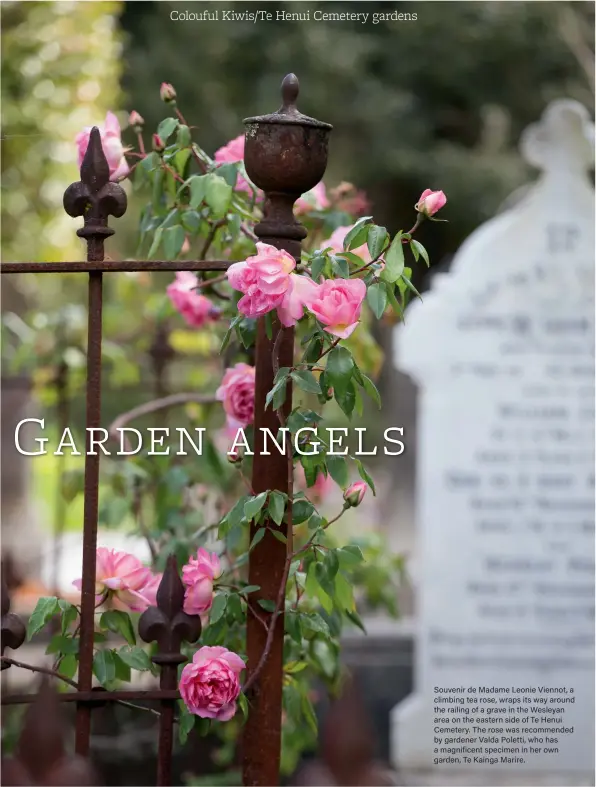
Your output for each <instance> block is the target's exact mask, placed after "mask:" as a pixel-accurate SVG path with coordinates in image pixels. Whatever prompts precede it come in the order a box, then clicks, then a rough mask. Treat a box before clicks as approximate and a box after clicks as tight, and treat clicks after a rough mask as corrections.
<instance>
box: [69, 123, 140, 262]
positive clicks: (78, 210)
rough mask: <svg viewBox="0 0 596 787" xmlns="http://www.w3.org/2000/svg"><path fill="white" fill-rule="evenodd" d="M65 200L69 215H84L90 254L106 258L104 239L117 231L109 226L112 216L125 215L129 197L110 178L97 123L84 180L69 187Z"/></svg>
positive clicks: (81, 234) (82, 233)
mask: <svg viewBox="0 0 596 787" xmlns="http://www.w3.org/2000/svg"><path fill="white" fill-rule="evenodd" d="M63 201H64V210H65V211H66V212H67V213H68V215H69V216H73V217H76V216H83V218H84V221H85V225H84V227H82V228H81V229H80V230H77V235H78V236H79V237H80V238H85V240H87V243H88V244H89V252H90V255H91V254H92V256H93V257H94V259H103V241H104V240H105V238H107V237H109V236H110V235H113V234H114V230H113V229H111V228H110V227H108V216H114V217H115V218H120V216H123V215H124V213H125V212H126V206H127V199H126V193H125V191H124V189H123V188H122V186H119V185H118V184H117V183H112V182H111V181H110V167H109V165H108V162H107V159H106V157H105V153H104V151H103V147H102V144H101V135H100V133H99V129H98V128H97V126H94V127H93V128H92V129H91V134H90V136H89V144H88V145H87V151H86V153H85V156H84V158H83V162H82V164H81V180H80V181H78V182H77V183H72V184H71V185H70V186H69V187H68V188H67V189H66V191H65V192H64V200H63ZM92 246H93V247H94V249H93V252H92V251H91V247H92ZM99 253H101V256H98V254H99Z"/></svg>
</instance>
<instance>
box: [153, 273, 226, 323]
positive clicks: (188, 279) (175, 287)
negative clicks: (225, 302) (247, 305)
mask: <svg viewBox="0 0 596 787" xmlns="http://www.w3.org/2000/svg"><path fill="white" fill-rule="evenodd" d="M197 284H198V279H197V277H196V275H195V274H194V273H191V272H190V271H177V272H176V281H173V282H172V283H171V284H169V285H168V287H167V289H166V292H167V293H168V296H169V298H170V301H171V302H172V305H173V306H174V308H175V309H176V310H177V311H178V312H180V314H181V315H182V317H184V320H185V321H186V323H187V324H188V325H190V326H191V328H202V327H203V326H204V325H205V324H206V323H208V322H211V321H213V320H216V319H217V317H218V316H219V311H218V309H216V308H215V307H214V305H213V304H212V303H211V301H210V300H209V298H207V297H206V296H205V295H201V294H200V293H199V292H197V290H196V289H195V288H196V286H197Z"/></svg>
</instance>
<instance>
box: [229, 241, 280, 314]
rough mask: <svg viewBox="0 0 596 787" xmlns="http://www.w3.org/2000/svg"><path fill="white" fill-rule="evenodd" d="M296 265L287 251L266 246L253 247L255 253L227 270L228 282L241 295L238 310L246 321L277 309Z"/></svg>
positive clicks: (260, 244) (265, 244) (262, 244)
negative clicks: (255, 250)
mask: <svg viewBox="0 0 596 787" xmlns="http://www.w3.org/2000/svg"><path fill="white" fill-rule="evenodd" d="M295 267H296V261H295V260H294V258H293V257H292V256H291V255H290V254H288V252H287V251H281V250H280V249H276V248H275V247H274V246H269V244H267V243H257V253H256V255H255V256H253V257H248V258H247V259H246V260H244V261H243V262H235V263H233V264H232V265H230V267H229V268H228V270H227V277H228V281H229V282H230V284H231V286H232V287H233V288H234V289H235V290H239V291H240V292H242V293H244V296H243V297H242V298H240V300H239V301H238V310H239V311H240V312H242V314H244V315H245V316H246V317H262V316H263V315H264V314H267V313H268V312H270V311H272V310H273V309H275V308H277V307H278V306H281V304H282V302H283V300H284V296H285V294H286V292H287V290H288V288H289V287H290V273H291V272H292V271H293V270H294V268H295Z"/></svg>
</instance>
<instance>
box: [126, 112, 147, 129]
mask: <svg viewBox="0 0 596 787" xmlns="http://www.w3.org/2000/svg"><path fill="white" fill-rule="evenodd" d="M128 125H129V126H132V127H133V128H134V129H135V130H136V131H140V130H141V128H142V126H144V125H145V119H144V118H143V117H142V115H139V113H138V112H137V111H136V109H133V111H132V112H131V113H130V115H129V116H128Z"/></svg>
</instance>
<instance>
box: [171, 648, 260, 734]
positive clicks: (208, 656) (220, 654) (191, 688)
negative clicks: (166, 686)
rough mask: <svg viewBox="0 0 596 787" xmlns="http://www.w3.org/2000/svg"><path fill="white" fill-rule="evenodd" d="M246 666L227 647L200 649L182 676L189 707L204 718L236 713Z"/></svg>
mask: <svg viewBox="0 0 596 787" xmlns="http://www.w3.org/2000/svg"><path fill="white" fill-rule="evenodd" d="M245 667H246V664H245V663H244V661H243V660H242V659H241V658H240V656H237V655H236V654H235V653H232V652H231V651H230V650H228V649H227V648H223V647H220V646H217V647H203V648H199V650H197V652H196V653H195V655H194V656H193V659H192V662H191V663H190V664H187V665H186V666H185V667H184V669H183V670H182V674H181V676H180V696H181V697H182V700H183V702H184V704H185V705H186V707H187V708H188V710H189V711H190V712H191V713H194V714H195V715H196V716H200V717H201V718H203V719H217V721H229V720H230V719H231V718H232V716H234V714H235V713H236V700H237V699H238V695H239V694H240V681H239V676H240V673H241V672H242V670H243V669H245Z"/></svg>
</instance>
